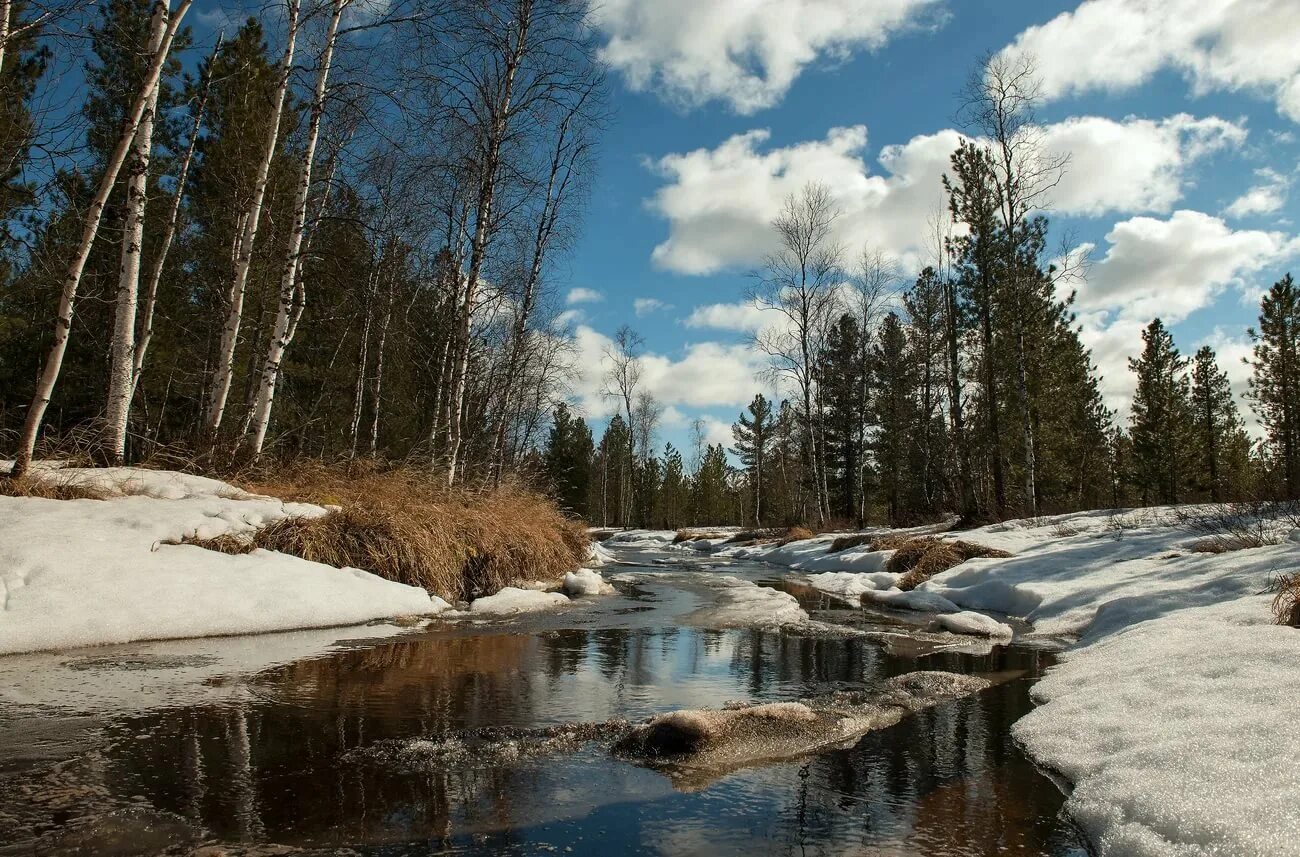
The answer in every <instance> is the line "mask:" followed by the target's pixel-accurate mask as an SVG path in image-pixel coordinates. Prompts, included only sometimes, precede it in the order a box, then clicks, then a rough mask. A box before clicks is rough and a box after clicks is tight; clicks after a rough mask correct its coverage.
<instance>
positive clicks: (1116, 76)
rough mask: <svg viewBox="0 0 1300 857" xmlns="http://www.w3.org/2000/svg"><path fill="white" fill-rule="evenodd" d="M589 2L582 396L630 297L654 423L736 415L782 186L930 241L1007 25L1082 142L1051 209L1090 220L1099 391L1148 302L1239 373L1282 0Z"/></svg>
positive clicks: (1066, 137)
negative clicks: (980, 76) (606, 84)
mask: <svg viewBox="0 0 1300 857" xmlns="http://www.w3.org/2000/svg"><path fill="white" fill-rule="evenodd" d="M592 20H593V23H594V24H595V26H596V28H597V32H598V34H599V36H600V39H601V43H602V45H603V47H604V56H605V58H606V59H607V60H608V61H609V62H610V64H611V89H612V93H613V106H614V108H615V118H614V120H613V122H612V124H611V127H610V128H609V131H608V133H607V134H606V135H605V137H604V142H603V149H602V154H601V161H600V168H599V175H598V177H597V180H596V183H595V186H594V188H593V193H592V197H591V203H590V207H589V210H588V214H587V217H586V222H585V227H584V231H583V236H582V239H581V241H580V243H579V245H578V246H577V248H576V252H575V253H574V254H573V255H572V257H571V258H570V259H569V260H567V262H566V263H565V265H564V268H563V270H562V271H560V272H559V277H560V280H561V290H562V292H567V291H568V290H570V289H581V290H583V291H580V292H578V293H576V294H575V295H574V298H575V300H574V302H573V303H571V304H569V305H568V306H567V307H565V309H567V310H570V311H571V312H570V313H569V315H568V316H567V319H568V321H569V324H570V326H571V327H572V329H573V330H574V331H575V333H576V334H577V338H578V343H579V353H580V361H579V365H580V369H582V375H581V377H580V378H579V379H578V381H577V383H576V385H575V391H574V392H575V398H576V400H577V401H579V402H580V403H581V404H582V405H583V407H584V409H585V411H586V412H587V414H588V415H589V416H590V417H592V418H593V422H603V420H600V419H599V418H601V417H603V416H604V415H605V414H606V413H608V410H609V405H607V404H606V403H604V402H602V401H601V398H600V396H599V381H598V376H599V357H600V352H601V349H602V346H603V344H604V341H605V340H604V337H606V336H608V335H610V334H612V333H613V331H614V330H615V329H616V328H617V327H618V326H619V325H621V324H625V323H626V324H630V325H632V326H633V327H634V328H635V329H636V330H638V331H639V332H640V333H641V334H642V335H643V336H644V338H645V341H646V348H647V351H648V352H650V353H651V355H652V358H651V360H650V361H649V363H648V367H647V369H648V371H647V378H648V383H649V385H650V387H651V388H652V390H653V392H654V393H655V394H656V395H657V396H658V397H659V398H660V399H661V400H662V401H663V402H664V403H665V404H668V405H670V406H671V409H670V411H669V412H668V418H667V420H666V421H665V426H664V429H663V432H662V435H663V438H664V439H666V440H671V441H673V442H674V443H678V444H681V443H684V441H685V438H686V431H687V430H686V422H687V421H688V420H689V419H690V418H693V417H696V416H700V417H704V418H705V419H707V420H708V421H709V424H710V427H711V428H710V431H711V436H712V438H713V439H714V440H724V441H725V440H726V432H725V426H726V425H728V424H730V423H731V422H732V421H733V420H734V419H735V417H736V414H737V413H738V411H739V410H740V407H741V406H742V405H743V404H744V403H745V402H747V401H748V400H749V398H750V397H751V396H752V395H753V393H754V392H755V391H756V390H757V389H759V388H760V384H759V382H758V381H757V380H749V376H750V374H751V373H752V371H753V370H754V369H755V368H756V367H757V364H758V362H759V361H758V357H757V355H755V354H754V353H753V351H752V349H749V348H748V347H747V345H746V336H747V335H746V333H745V332H744V330H741V329H738V328H742V327H744V326H745V324H746V323H747V321H746V320H747V319H752V318H754V314H753V312H752V311H749V312H746V308H745V307H744V306H743V296H744V292H745V288H746V285H747V279H746V276H745V272H746V271H748V270H749V269H751V268H752V267H753V265H754V262H755V261H756V260H757V259H758V258H759V257H760V256H761V254H762V252H763V251H764V250H765V249H766V248H767V246H770V245H769V244H767V242H769V241H770V236H768V235H767V234H766V230H765V228H764V224H765V223H766V222H767V220H768V219H770V216H771V214H772V213H773V210H774V207H775V206H776V205H777V204H779V201H780V199H781V197H782V196H783V195H784V194H785V193H786V192H789V191H790V190H792V189H795V188H797V187H798V185H799V184H801V183H802V182H803V181H805V180H807V179H809V178H815V179H818V180H820V181H823V182H825V183H827V184H828V185H830V186H831V188H832V190H833V191H834V192H835V193H836V196H837V201H839V202H840V203H841V205H842V207H843V208H844V209H845V211H846V214H845V216H843V217H842V218H841V231H840V234H839V235H838V236H837V237H838V238H839V240H841V241H842V242H843V243H844V244H845V245H846V247H847V248H848V249H849V250H850V252H852V253H856V252H857V250H858V248H859V247H860V246H862V245H868V246H871V247H873V248H875V249H878V250H881V251H884V252H887V253H890V254H892V255H895V256H897V257H898V258H899V259H900V261H901V262H902V264H903V267H904V268H905V269H912V270H914V269H915V266H916V265H918V264H921V263H922V261H923V257H924V253H923V251H922V248H921V247H920V244H921V243H922V242H921V241H920V235H921V234H922V233H923V232H924V229H925V221H926V216H927V214H928V213H929V212H930V211H931V209H932V207H933V204H935V203H937V201H939V200H940V199H941V197H940V195H939V185H938V175H939V173H940V172H942V169H943V165H944V160H945V158H946V152H947V151H949V150H950V148H951V145H953V144H954V142H955V140H956V137H955V136H954V134H955V132H954V131H953V129H954V128H955V120H954V113H955V110H956V107H957V98H956V93H957V91H958V90H959V88H960V87H961V85H962V83H963V81H964V80H965V78H966V77H967V75H968V74H969V73H970V71H971V69H972V68H973V67H974V66H975V64H976V63H977V61H978V59H979V57H980V56H981V55H982V54H984V53H985V52H987V51H999V50H1004V49H1006V50H1011V51H1027V52H1030V53H1032V54H1034V55H1035V57H1036V58H1037V60H1038V64H1039V67H1040V70H1041V72H1042V76H1043V79H1044V90H1045V94H1046V95H1047V98H1046V100H1045V103H1044V105H1043V107H1042V110H1041V120H1042V123H1043V125H1044V128H1045V140H1046V141H1047V142H1048V143H1049V144H1050V145H1052V146H1054V147H1059V148H1061V149H1062V150H1068V151H1071V152H1072V155H1073V158H1074V160H1073V163H1072V166H1071V170H1070V173H1069V175H1068V176H1067V179H1066V181H1065V182H1063V184H1062V186H1061V188H1060V190H1059V194H1058V196H1059V199H1058V200H1056V202H1055V204H1054V205H1053V210H1052V211H1051V212H1049V214H1050V216H1051V218H1052V222H1053V224H1054V227H1055V229H1056V231H1057V232H1058V234H1064V233H1066V232H1068V233H1070V234H1071V235H1072V236H1073V238H1074V239H1075V241H1076V242H1077V243H1080V244H1084V245H1091V259H1092V265H1091V268H1090V270H1089V274H1088V280H1087V281H1086V282H1084V283H1082V284H1080V285H1079V311H1080V316H1081V320H1082V322H1083V324H1084V328H1085V333H1084V335H1085V339H1086V341H1088V343H1089V344H1090V345H1091V346H1092V347H1093V349H1094V352H1095V359H1096V360H1097V362H1098V363H1099V365H1100V366H1101V369H1102V372H1103V374H1104V376H1105V378H1106V381H1105V391H1106V394H1107V397H1108V400H1109V401H1110V403H1111V404H1112V406H1113V407H1116V408H1118V409H1120V410H1121V411H1122V410H1123V409H1124V407H1125V403H1126V397H1127V395H1128V392H1129V390H1130V387H1131V383H1130V380H1129V378H1128V377H1127V376H1128V373H1127V370H1126V369H1125V362H1124V361H1125V359H1126V357H1127V356H1128V355H1130V354H1132V353H1134V351H1135V350H1136V349H1137V347H1139V346H1140V341H1139V339H1138V332H1139V331H1140V329H1141V327H1142V326H1144V325H1145V324H1146V323H1147V322H1148V321H1149V320H1150V318H1151V317H1152V316H1154V315H1157V314H1159V315H1161V316H1163V317H1165V318H1166V320H1168V321H1171V322H1172V326H1173V330H1174V332H1175V335H1176V337H1177V339H1178V342H1179V344H1180V346H1181V347H1182V348H1183V350H1184V351H1185V352H1190V351H1192V350H1194V348H1195V347H1196V346H1198V345H1200V344H1203V343H1206V342H1209V343H1211V344H1213V345H1215V346H1216V347H1218V348H1219V350H1220V352H1221V355H1222V359H1223V362H1224V363H1225V367H1226V368H1229V370H1230V372H1231V373H1232V374H1233V377H1234V381H1235V382H1237V384H1238V386H1239V389H1244V378H1245V375H1244V373H1243V372H1242V371H1241V370H1240V368H1239V363H1240V358H1241V357H1242V356H1243V354H1245V353H1246V345H1245V328H1246V326H1247V325H1249V324H1251V323H1252V322H1253V321H1254V316H1255V312H1256V308H1257V298H1258V294H1259V293H1260V291H1262V290H1264V289H1266V288H1267V286H1268V285H1269V284H1270V283H1271V282H1272V281H1273V280H1275V279H1276V278H1277V277H1278V276H1280V275H1281V274H1282V273H1283V272H1285V271H1286V270H1287V269H1288V266H1289V265H1292V264H1294V263H1295V261H1296V257H1297V256H1300V241H1298V240H1297V227H1296V221H1297V214H1300V206H1298V204H1297V202H1296V201H1295V200H1294V199H1293V198H1292V194H1291V193H1290V189H1291V188H1290V185H1291V183H1292V181H1293V179H1295V178H1296V173H1297V161H1298V160H1300V144H1298V143H1297V138H1300V59H1298V58H1297V51H1296V49H1295V45H1297V44H1300V4H1296V3H1294V0H1198V2H1187V0H1086V2H1082V3H1080V2H1059V0H1053V2H1020V0H1006V2H966V1H962V2H959V0H948V2H942V0H788V2H783V3H769V4H766V5H764V4H755V3H744V2H740V0H734V1H733V0H714V2H710V3H700V2H698V0H661V2H657V3H655V4H654V5H653V6H651V5H648V4H643V3H639V2H638V0H605V2H604V3H602V4H601V6H599V7H597V8H596V9H595V11H593V12H592ZM833 129H841V130H839V131H835V130H833ZM882 155H883V156H884V160H885V163H882V161H881V159H882ZM597 297H598V299H592V298H597ZM638 299H639V300H640V301H641V302H642V304H641V313H640V314H638V312H637V306H636V302H637V301H638ZM647 301H657V302H659V304H658V306H657V308H655V309H653V310H648V307H649V306H650V305H649V304H647V303H646V302H647ZM715 305H716V306H715ZM708 307H713V308H712V309H707V308H708ZM753 323H757V322H752V323H750V324H751V326H752V324H753Z"/></svg>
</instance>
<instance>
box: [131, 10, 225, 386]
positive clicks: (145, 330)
mask: <svg viewBox="0 0 1300 857" xmlns="http://www.w3.org/2000/svg"><path fill="white" fill-rule="evenodd" d="M220 52H221V37H220V36H218V37H217V42H216V45H214V46H213V48H212V56H211V58H210V59H209V62H208V68H209V69H211V68H212V67H213V63H215V62H216V61H217V54H219V53H220ZM211 90H212V74H211V72H209V74H208V77H207V79H206V80H205V81H204V82H203V90H202V93H201V94H200V95H199V103H198V107H197V109H196V111H195V115H194V127H193V129H191V131H190V142H189V145H188V146H187V147H186V148H185V155H184V157H182V158H181V165H180V169H179V171H178V172H177V174H176V192H175V193H173V194H172V207H171V212H170V214H168V216H167V227H166V230H165V231H164V232H163V239H162V246H161V247H159V248H158V257H157V258H156V259H154V262H153V268H152V269H151V270H150V271H149V280H148V283H147V284H146V286H145V292H144V305H143V307H142V308H141V315H140V338H139V340H138V341H137V342H136V344H135V360H134V362H133V366H132V368H131V390H132V392H133V393H134V391H135V388H136V386H137V385H138V384H139V383H140V375H141V374H143V373H144V358H145V355H146V354H148V353H149V345H150V343H151V342H152V341H153V318H154V308H155V307H156V306H157V303H158V284H159V283H160V282H161V281H162V273H163V268H164V267H165V266H166V264H167V255H168V254H169V253H170V252H171V248H172V241H173V240H174V239H175V238H176V226H177V224H178V223H179V222H180V213H181V203H182V202H183V201H184V199H185V183H186V182H187V181H188V180H189V175H190V164H191V163H192V162H193V160H194V149H195V148H196V147H197V146H198V142H199V131H200V129H202V127H203V118H204V115H205V114H206V113H207V109H208V94H209V93H210V92H211Z"/></svg>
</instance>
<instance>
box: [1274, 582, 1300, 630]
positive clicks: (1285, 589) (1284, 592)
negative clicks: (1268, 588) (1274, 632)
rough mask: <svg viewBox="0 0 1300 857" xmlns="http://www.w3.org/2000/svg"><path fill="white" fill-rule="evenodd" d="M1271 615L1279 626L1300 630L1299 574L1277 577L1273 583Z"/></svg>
mask: <svg viewBox="0 0 1300 857" xmlns="http://www.w3.org/2000/svg"><path fill="white" fill-rule="evenodd" d="M1274 588H1275V589H1277V595H1276V596H1275V597H1274V598H1273V615H1274V616H1275V617H1276V618H1277V623H1278V624H1279V625H1290V626H1291V627H1292V628H1300V574H1282V575H1278V578H1277V581H1276V582H1275V583H1274Z"/></svg>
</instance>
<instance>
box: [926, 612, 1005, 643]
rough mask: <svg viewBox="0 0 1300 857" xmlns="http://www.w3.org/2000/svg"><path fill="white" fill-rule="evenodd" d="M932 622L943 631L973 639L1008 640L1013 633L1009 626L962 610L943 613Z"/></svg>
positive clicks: (991, 618)
mask: <svg viewBox="0 0 1300 857" xmlns="http://www.w3.org/2000/svg"><path fill="white" fill-rule="evenodd" d="M934 622H935V624H936V625H938V626H939V627H940V628H942V629H943V630H945V631H949V632H951V633H953V634H970V635H971V636H975V637H993V638H997V639H1006V640H1010V639H1011V638H1012V637H1013V636H1014V634H1015V632H1014V631H1012V630H1011V626H1010V625H1007V624H1004V623H1002V622H999V621H998V620H996V619H994V618H993V617H991V616H985V615H984V614H983V613H976V612H974V611H973V610H963V611H961V612H960V613H944V614H941V615H939V616H936V617H934Z"/></svg>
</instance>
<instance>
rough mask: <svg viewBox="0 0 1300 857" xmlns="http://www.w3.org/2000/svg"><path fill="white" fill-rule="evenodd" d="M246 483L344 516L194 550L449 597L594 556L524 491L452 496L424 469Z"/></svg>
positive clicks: (568, 526) (275, 527) (294, 472)
mask: <svg viewBox="0 0 1300 857" xmlns="http://www.w3.org/2000/svg"><path fill="white" fill-rule="evenodd" d="M243 481H244V485H243V487H245V488H247V489H248V490H250V491H254V492H256V493H259V494H267V495H270V496H274V497H280V498H283V499H285V500H297V501H302V502H310V503H318V504H321V505H329V506H337V507H338V509H337V510H334V511H331V512H329V513H327V514H325V515H322V516H319V517H314V518H308V517H290V518H285V519H282V520H280V521H277V522H275V523H273V524H270V525H269V526H266V527H263V528H262V529H260V530H258V531H257V532H256V533H254V534H253V536H252V537H251V539H238V538H235V539H231V538H228V537H227V538H224V539H218V540H208V541H200V542H194V543H196V544H199V545H200V546H202V547H209V548H212V549H214V550H221V551H224V552H226V553H236V552H238V553H242V552H246V551H248V550H251V549H253V548H265V549H266V550H273V551H279V552H281V553H288V554H293V555H294V556H299V557H302V558H303V559H307V560H311V561H313V562H321V563H324V564H326V565H332V566H335V567H339V568H342V567H351V568H360V569H364V570H366V571H370V572H373V573H375V574H378V575H379V576H381V577H385V578H387V579H389V580H396V581H398V582H401V583H406V584H410V585H412V586H421V587H424V588H425V589H427V590H428V591H430V592H432V593H434V594H435V595H438V596H441V597H442V598H446V599H448V600H463V599H468V598H473V597H476V596H478V595H480V594H483V593H486V592H495V591H497V590H498V589H500V588H501V587H503V586H508V585H510V584H512V583H517V582H519V581H524V580H530V581H531V580H542V581H547V582H558V581H559V580H560V578H562V577H563V575H564V573H565V572H567V571H572V570H573V569H574V568H576V567H578V566H579V565H580V564H581V563H582V562H583V561H584V560H585V559H586V554H587V549H588V545H589V543H590V542H589V538H588V535H587V531H586V529H585V527H583V526H582V525H581V524H580V523H578V522H577V521H573V520H571V519H569V518H566V517H565V516H564V515H563V514H562V513H561V512H560V510H559V509H558V508H557V507H556V506H555V504H554V503H552V502H551V501H549V500H548V499H546V498H545V497H543V496H542V495H540V494H537V493H535V492H532V491H529V490H528V489H526V488H523V487H521V486H518V485H504V486H502V487H500V488H496V489H493V490H484V491H467V490H456V491H453V490H449V489H448V488H447V487H446V486H445V485H442V484H441V483H440V482H439V481H438V480H436V479H435V478H434V477H432V476H431V475H428V474H425V473H421V472H417V471H412V470H404V469H400V468H398V469H392V470H382V469H379V468H378V467H376V466H373V465H354V466H352V467H346V468H345V467H330V466H325V465H321V464H319V463H307V464H298V465H294V466H293V467H292V468H291V469H286V470H281V471H278V472H268V473H262V474H258V475H257V476H256V478H248V479H246V480H243Z"/></svg>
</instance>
